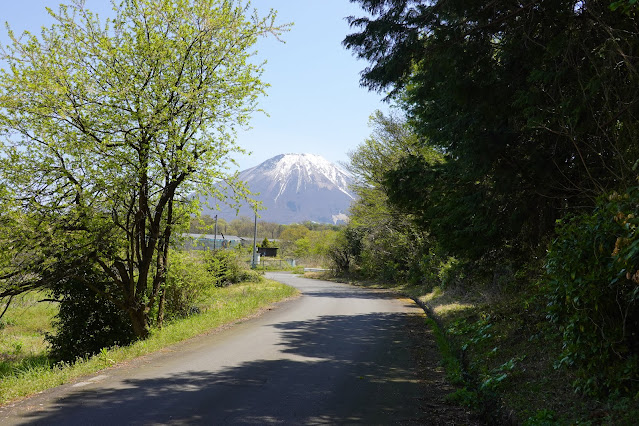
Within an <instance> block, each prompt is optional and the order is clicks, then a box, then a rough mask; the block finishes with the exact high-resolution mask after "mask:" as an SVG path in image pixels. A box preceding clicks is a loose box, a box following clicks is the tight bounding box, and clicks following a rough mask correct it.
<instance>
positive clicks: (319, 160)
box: [221, 154, 354, 223]
mask: <svg viewBox="0 0 639 426" xmlns="http://www.w3.org/2000/svg"><path fill="white" fill-rule="evenodd" d="M239 178H240V179H241V180H243V181H245V182H246V183H247V185H248V187H249V188H250V189H251V191H252V192H254V193H259V196H258V197H257V198H258V199H259V200H260V201H262V203H263V205H264V207H266V211H263V212H261V213H260V214H261V216H262V218H263V219H264V220H266V221H271V222H278V223H292V222H303V221H306V220H311V221H315V222H324V223H331V222H332V223H337V222H340V221H344V220H345V219H346V218H347V216H346V213H347V211H348V208H349V206H350V202H351V201H352V200H353V199H354V197H353V195H352V194H351V192H350V190H349V185H350V182H351V176H350V175H349V174H348V173H347V172H346V171H344V170H343V169H341V168H340V167H338V166H336V165H335V164H333V163H331V162H330V161H328V160H326V159H325V158H324V157H322V156H320V155H316V154H281V155H277V156H275V157H273V158H270V159H268V160H266V161H264V162H263V163H261V164H259V165H258V166H255V167H252V168H250V169H247V170H244V171H242V172H240V175H239ZM221 213H222V214H223V215H224V216H227V214H224V213H223V212H221ZM240 214H241V215H242V214H244V215H247V216H251V215H252V212H250V213H249V210H247V211H246V212H244V211H243V210H242V209H240Z"/></svg>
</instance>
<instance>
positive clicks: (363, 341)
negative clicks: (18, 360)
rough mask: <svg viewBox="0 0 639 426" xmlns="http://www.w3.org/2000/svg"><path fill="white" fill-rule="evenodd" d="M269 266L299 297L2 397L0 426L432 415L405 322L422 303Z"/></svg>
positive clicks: (382, 420) (379, 419) (347, 420)
mask: <svg viewBox="0 0 639 426" xmlns="http://www.w3.org/2000/svg"><path fill="white" fill-rule="evenodd" d="M267 276H268V278H271V279H275V280H277V281H281V282H283V283H286V284H289V285H292V286H294V287H297V288H298V289H300V290H301V292H302V296H301V297H299V298H296V299H293V300H289V301H287V302H283V303H280V304H279V305H278V306H277V307H276V308H274V309H272V310H270V311H268V312H266V313H265V314H263V315H261V316H259V317H257V318H253V319H251V320H248V321H245V322H242V323H240V324H237V325H235V326H233V327H231V328H228V329H226V330H224V331H221V332H219V333H215V334H211V335H207V336H203V337H199V338H197V339H192V340H190V341H188V342H186V343H183V344H179V345H176V346H173V347H171V348H170V349H168V350H165V351H163V352H161V353H158V354H154V355H151V356H147V357H143V358H140V359H138V360H135V361H132V362H130V363H127V364H126V365H122V366H118V367H116V368H112V369H108V370H105V371H103V372H101V373H99V374H98V375H96V376H93V377H89V378H86V379H84V380H83V381H82V382H79V383H75V384H70V385H65V386H61V387H59V388H56V389H53V390H50V391H46V392H44V393H42V394H40V395H37V396H35V397H32V398H29V399H27V400H24V401H21V402H19V403H16V404H14V405H12V406H8V407H1V408H0V424H3V425H4V424H46V425H51V424H64V425H114V424H118V425H123V424H131V425H138V424H139V425H146V424H154V425H155V424H295V425H299V424H398V423H404V424H405V423H415V424H418V423H423V419H424V417H423V416H424V415H425V414H424V413H423V412H422V410H421V408H420V402H419V401H420V398H421V397H422V395H423V392H424V389H423V385H422V383H421V382H420V380H419V377H417V374H416V373H415V370H416V369H415V368H414V367H415V365H414V361H413V359H412V356H411V345H412V342H411V338H410V336H409V334H410V333H409V332H408V327H407V322H408V321H409V319H410V318H412V320H414V316H416V315H421V310H420V309H419V308H418V307H417V306H416V305H415V304H414V303H413V302H412V301H410V300H407V299H403V300H400V299H395V298H393V297H391V296H388V295H387V294H385V293H381V292H376V291H370V290H365V289H361V288H356V287H352V286H348V285H344V284H336V283H331V282H327V281H318V280H310V279H306V278H302V277H298V276H295V275H292V274H287V273H268V274H267ZM420 419H421V420H420ZM426 423H428V422H426Z"/></svg>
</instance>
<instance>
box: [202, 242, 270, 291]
mask: <svg viewBox="0 0 639 426" xmlns="http://www.w3.org/2000/svg"><path fill="white" fill-rule="evenodd" d="M205 264H206V270H207V271H208V272H209V274H211V276H212V277H213V280H214V282H215V286H217V287H224V286H227V285H229V284H237V283H239V282H243V281H252V282H257V281H259V280H260V279H261V276H260V275H259V274H258V273H256V272H255V271H252V270H250V269H248V267H247V266H246V265H244V263H243V262H242V261H241V259H240V254H239V253H238V252H236V251H234V250H218V251H207V252H206V253H205Z"/></svg>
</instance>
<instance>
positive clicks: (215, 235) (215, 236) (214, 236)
mask: <svg viewBox="0 0 639 426" xmlns="http://www.w3.org/2000/svg"><path fill="white" fill-rule="evenodd" d="M213 232H215V234H214V235H213V251H215V240H217V215H215V231H213Z"/></svg>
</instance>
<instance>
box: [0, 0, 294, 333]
mask: <svg viewBox="0 0 639 426" xmlns="http://www.w3.org/2000/svg"><path fill="white" fill-rule="evenodd" d="M113 10H114V17H113V18H109V19H106V20H102V19H99V18H98V16H97V15H95V14H93V13H92V12H91V11H89V10H88V9H86V8H85V7H84V4H83V2H82V1H80V0H76V1H74V2H73V4H71V5H61V6H60V9H59V11H58V12H54V11H52V10H49V13H50V14H51V16H52V17H53V18H54V19H55V24H53V25H52V26H51V27H49V28H43V29H42V32H41V34H40V36H35V35H32V34H28V33H26V34H23V35H22V37H18V36H17V35H16V34H14V33H13V32H11V31H10V32H9V35H10V37H11V40H12V44H11V45H10V46H7V47H6V48H5V50H4V53H3V59H4V60H5V61H6V62H7V64H8V66H7V68H6V69H4V70H2V71H1V72H0V105H1V109H0V131H1V132H2V135H3V136H4V141H3V145H2V154H1V156H0V161H1V162H2V163H1V168H0V173H1V174H2V182H3V183H4V185H5V186H4V187H3V188H2V195H3V203H6V204H5V205H6V206H9V208H8V209H5V211H4V212H3V221H4V222H5V223H6V224H8V225H11V229H10V231H11V232H10V233H9V234H8V235H3V241H2V243H3V245H4V248H5V249H6V251H3V256H7V257H6V258H3V259H2V260H3V265H2V267H3V272H4V273H5V277H7V278H8V277H14V278H13V280H12V281H11V280H9V281H8V280H5V281H3V283H2V287H0V296H2V295H10V294H13V293H15V292H19V291H22V290H23V289H25V288H28V287H29V286H46V285H50V284H51V283H55V282H59V281H60V280H64V279H66V278H69V277H73V279H74V280H78V279H79V280H80V281H82V279H83V274H82V270H83V269H84V268H86V264H87V262H88V263H90V264H96V265H97V266H98V267H99V270H100V271H101V274H102V279H103V280H104V281H105V282H109V283H114V284H115V286H106V285H102V283H100V282H99V281H98V282H96V281H92V282H88V281H87V282H85V283H84V284H85V285H87V286H89V287H90V288H91V289H92V290H94V291H95V292H97V293H99V294H101V295H102V296H103V297H106V298H108V299H109V300H111V301H112V302H113V303H114V304H115V305H116V306H118V307H120V308H121V309H123V310H125V311H126V312H128V314H129V316H130V317H131V319H132V322H133V326H134V328H135V332H136V334H137V335H138V336H145V335H146V333H147V329H148V323H149V318H148V315H149V311H150V309H151V308H152V307H153V306H155V305H156V303H157V302H158V298H161V297H162V286H163V282H164V280H165V274H166V265H167V257H168V247H169V244H170V240H171V235H172V232H173V229H174V227H175V226H176V224H177V223H179V222H180V221H184V220H185V219H186V220H188V219H187V216H188V213H190V212H192V211H194V209H196V208H197V205H196V204H195V203H196V201H195V200H194V197H192V196H191V194H193V192H194V191H195V190H197V191H198V192H204V193H207V192H208V193H209V194H208V195H214V196H215V197H216V198H218V199H224V195H223V194H217V193H216V194H210V192H212V191H216V189H215V188H216V187H215V186H214V185H213V184H214V183H215V182H218V181H219V180H225V181H227V182H228V183H229V185H230V187H231V188H232V190H233V191H235V193H236V194H237V195H239V196H246V194H247V192H246V190H245V189H244V188H243V186H242V185H241V184H240V183H239V182H237V181H236V180H235V176H234V174H232V173H230V172H229V163H230V162H231V161H232V155H233V154H234V153H237V152H239V151H241V148H240V147H238V146H237V145H236V144H235V143H234V139H233V136H234V131H235V129H236V128H238V127H241V126H245V125H246V124H247V123H248V120H249V118H250V116H251V113H253V112H254V111H255V110H256V108H257V106H256V105H257V104H256V102H257V99H258V96H260V95H261V94H263V93H264V89H265V87H266V84H265V83H264V82H263V81H262V80H261V78H260V76H261V72H262V65H261V64H259V63H256V61H255V60H253V59H252V58H251V56H252V54H253V53H254V52H253V49H254V45H255V42H256V41H257V39H258V37H261V36H267V35H275V36H277V35H278V34H280V33H281V31H282V30H284V29H285V28H284V27H280V26H277V25H276V24H275V13H274V12H273V11H271V12H270V13H269V14H267V15H266V16H264V17H259V16H258V15H257V13H256V12H254V11H252V10H250V9H249V6H248V4H247V3H245V2H243V1H219V0H197V1H195V0H162V1H152V0H124V1H122V2H113ZM5 253H11V255H7V254H5ZM17 275H20V277H19V278H18V277H17ZM113 288H115V289H116V291H111V290H108V289H113Z"/></svg>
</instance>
